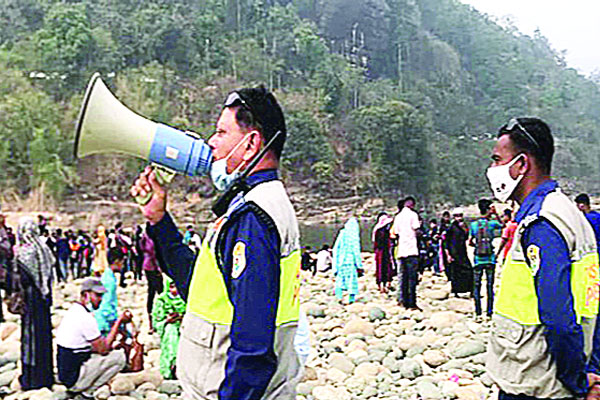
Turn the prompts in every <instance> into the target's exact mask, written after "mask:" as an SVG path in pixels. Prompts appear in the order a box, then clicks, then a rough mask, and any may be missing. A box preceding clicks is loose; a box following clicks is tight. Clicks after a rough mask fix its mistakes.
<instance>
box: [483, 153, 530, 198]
mask: <svg viewBox="0 0 600 400" xmlns="http://www.w3.org/2000/svg"><path fill="white" fill-rule="evenodd" d="M521 156H523V154H519V155H518V156H516V157H515V158H513V159H512V161H511V162H509V163H508V164H504V165H498V166H496V167H489V168H488V169H487V171H486V175H487V179H488V181H489V183H490V188H491V189H492V193H494V197H495V198H497V199H498V200H500V201H501V202H503V203H504V202H505V201H507V200H508V199H509V197H510V195H511V194H513V192H514V191H515V189H516V188H517V185H518V184H519V182H521V179H523V175H519V176H518V177H517V178H516V179H513V177H512V176H510V167H512V166H513V164H514V163H516V162H517V161H518V160H519V159H520V158H521Z"/></svg>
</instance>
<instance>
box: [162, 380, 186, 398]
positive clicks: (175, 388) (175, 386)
mask: <svg viewBox="0 0 600 400" xmlns="http://www.w3.org/2000/svg"><path fill="white" fill-rule="evenodd" d="M158 392H159V393H164V394H168V395H174V394H181V385H180V384H179V381H176V380H164V381H163V383H162V384H161V385H160V387H159V388H158Z"/></svg>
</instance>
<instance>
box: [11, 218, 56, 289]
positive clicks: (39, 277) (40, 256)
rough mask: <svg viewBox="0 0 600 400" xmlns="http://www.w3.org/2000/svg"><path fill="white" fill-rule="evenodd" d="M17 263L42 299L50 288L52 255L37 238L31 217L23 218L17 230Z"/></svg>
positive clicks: (35, 227) (37, 233)
mask: <svg viewBox="0 0 600 400" xmlns="http://www.w3.org/2000/svg"><path fill="white" fill-rule="evenodd" d="M17 240H18V247H17V253H16V260H17V263H18V264H19V265H20V266H21V268H23V269H24V270H25V271H27V273H28V274H29V276H30V278H31V279H32V280H33V282H34V284H35V286H36V287H37V288H38V289H39V290H40V292H41V293H42V296H43V297H44V298H46V297H48V295H49V294H50V289H51V287H52V266H53V265H54V261H55V259H54V255H52V252H51V251H50V249H49V248H48V246H46V245H45V244H44V243H43V242H42V241H41V240H40V237H39V228H38V225H37V224H36V223H35V221H34V220H33V218H31V217H23V218H21V220H20V221H19V228H18V230H17Z"/></svg>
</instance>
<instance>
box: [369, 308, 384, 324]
mask: <svg viewBox="0 0 600 400" xmlns="http://www.w3.org/2000/svg"><path fill="white" fill-rule="evenodd" d="M382 319H385V311H383V310H382V309H381V308H379V307H373V308H371V309H370V310H369V321H371V322H375V321H377V320H382Z"/></svg>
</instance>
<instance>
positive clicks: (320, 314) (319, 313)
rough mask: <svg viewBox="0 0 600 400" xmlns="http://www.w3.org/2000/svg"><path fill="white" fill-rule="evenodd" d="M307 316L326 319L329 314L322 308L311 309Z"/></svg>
mask: <svg viewBox="0 0 600 400" xmlns="http://www.w3.org/2000/svg"><path fill="white" fill-rule="evenodd" d="M306 315H309V316H311V317H314V318H325V317H326V316H327V314H325V310H324V309H323V308H322V307H314V308H310V309H308V310H307V311H306Z"/></svg>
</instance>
